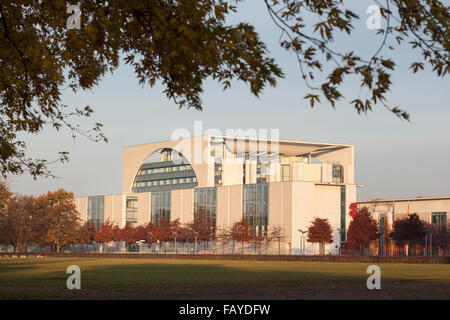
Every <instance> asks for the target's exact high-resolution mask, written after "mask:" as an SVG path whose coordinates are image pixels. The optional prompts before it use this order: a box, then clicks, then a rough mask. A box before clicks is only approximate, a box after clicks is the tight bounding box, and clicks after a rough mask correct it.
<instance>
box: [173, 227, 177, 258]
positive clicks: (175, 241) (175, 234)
mask: <svg viewBox="0 0 450 320" xmlns="http://www.w3.org/2000/svg"><path fill="white" fill-rule="evenodd" d="M172 234H173V236H174V244H175V254H177V233H176V232H175V231H174V232H172Z"/></svg>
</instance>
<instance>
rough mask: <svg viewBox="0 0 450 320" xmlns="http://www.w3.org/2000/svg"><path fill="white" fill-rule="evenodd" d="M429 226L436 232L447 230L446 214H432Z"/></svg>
mask: <svg viewBox="0 0 450 320" xmlns="http://www.w3.org/2000/svg"><path fill="white" fill-rule="evenodd" d="M431 224H432V225H433V227H434V228H436V230H445V229H447V212H432V213H431Z"/></svg>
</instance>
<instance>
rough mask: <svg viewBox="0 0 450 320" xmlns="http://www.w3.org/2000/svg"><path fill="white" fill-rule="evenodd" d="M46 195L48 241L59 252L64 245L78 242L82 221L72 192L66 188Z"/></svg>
mask: <svg viewBox="0 0 450 320" xmlns="http://www.w3.org/2000/svg"><path fill="white" fill-rule="evenodd" d="M45 197H46V199H47V201H48V207H47V216H48V217H47V219H48V220H47V223H48V229H47V234H46V241H47V242H48V243H49V244H50V245H51V246H52V247H53V248H54V249H55V250H56V251H57V252H59V251H60V250H61V248H62V247H65V246H68V245H70V244H74V243H75V242H76V239H77V234H76V231H77V229H78V226H79V225H80V223H81V221H80V217H79V213H78V212H77V211H76V209H75V203H74V196H73V193H72V192H67V191H65V190H64V189H60V190H57V191H55V192H50V191H49V192H48V193H47V194H46V195H45Z"/></svg>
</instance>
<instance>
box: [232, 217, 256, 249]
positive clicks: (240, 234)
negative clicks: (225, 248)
mask: <svg viewBox="0 0 450 320" xmlns="http://www.w3.org/2000/svg"><path fill="white" fill-rule="evenodd" d="M230 236H231V239H232V240H233V241H236V242H240V243H241V254H244V245H245V243H246V242H250V241H252V228H251V226H250V225H249V224H248V222H247V219H245V218H242V219H241V220H239V221H236V222H235V223H233V226H232V227H231V230H230Z"/></svg>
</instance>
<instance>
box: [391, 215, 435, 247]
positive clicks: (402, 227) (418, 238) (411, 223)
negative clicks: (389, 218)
mask: <svg viewBox="0 0 450 320" xmlns="http://www.w3.org/2000/svg"><path fill="white" fill-rule="evenodd" d="M393 229H394V230H393V231H392V233H391V237H392V238H393V239H394V240H396V241H398V243H399V244H405V243H407V244H408V251H409V254H411V253H414V254H415V249H413V247H414V245H415V244H417V243H420V242H422V241H423V240H424V236H425V234H426V232H427V231H426V226H425V222H424V221H423V220H422V219H420V217H419V216H418V215H417V214H416V213H412V214H408V216H407V217H406V218H403V219H401V220H397V221H395V222H394V227H393Z"/></svg>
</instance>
